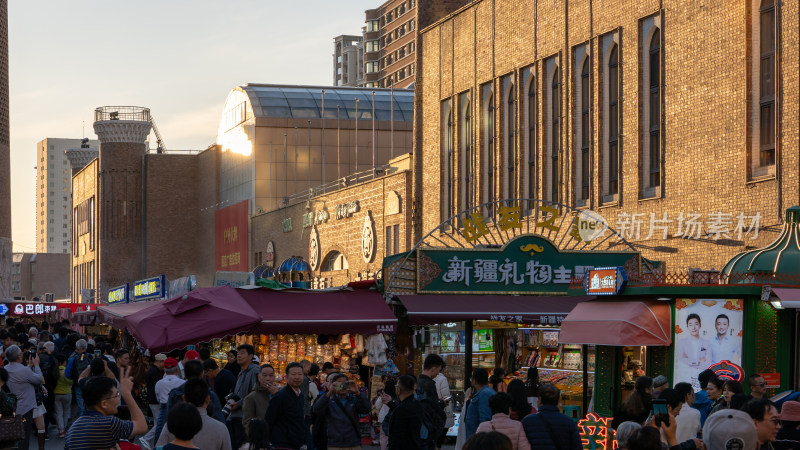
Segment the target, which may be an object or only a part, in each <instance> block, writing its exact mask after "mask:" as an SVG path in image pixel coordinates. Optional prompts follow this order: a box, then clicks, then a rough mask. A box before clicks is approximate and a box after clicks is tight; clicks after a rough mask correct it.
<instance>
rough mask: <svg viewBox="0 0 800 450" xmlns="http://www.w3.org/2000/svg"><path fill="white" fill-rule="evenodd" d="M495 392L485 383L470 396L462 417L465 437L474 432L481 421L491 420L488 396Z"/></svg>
mask: <svg viewBox="0 0 800 450" xmlns="http://www.w3.org/2000/svg"><path fill="white" fill-rule="evenodd" d="M496 393H497V392H495V391H494V389H492V388H491V387H490V386H488V385H487V386H484V387H483V388H482V389H481V390H480V391H478V392H477V393H476V394H475V395H473V396H472V399H470V401H469V407H468V408H467V414H466V417H464V426H465V427H466V428H465V430H466V437H470V436H472V435H473V434H475V431H477V429H478V425H480V424H481V422H486V421H487V420H492V408H490V407H489V397H491V396H493V395H494V394H496Z"/></svg>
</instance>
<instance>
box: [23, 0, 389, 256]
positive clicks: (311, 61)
mask: <svg viewBox="0 0 800 450" xmlns="http://www.w3.org/2000/svg"><path fill="white" fill-rule="evenodd" d="M8 3H9V5H8V9H9V13H8V16H9V17H8V22H9V71H10V90H11V91H10V94H11V98H10V103H11V105H10V107H11V208H12V238H13V241H14V251H15V252H16V251H25V252H33V251H35V249H36V225H35V215H36V198H35V197H36V184H35V183H36V180H35V177H36V170H35V166H36V143H37V142H39V141H41V140H42V139H45V138H48V137H50V138H81V137H89V138H90V139H97V136H96V135H95V133H94V130H93V129H92V121H93V120H94V119H93V117H94V116H93V113H94V109H95V108H96V107H98V106H106V105H134V106H144V107H147V108H150V111H151V114H152V116H153V118H154V119H155V122H156V125H157V126H158V129H159V131H160V132H161V136H162V137H163V139H164V143H165V145H166V147H167V148H168V149H193V150H202V149H205V148H207V147H208V146H209V145H210V144H212V143H213V142H214V139H215V135H216V130H217V125H218V122H219V119H220V115H221V113H222V106H223V103H224V102H225V98H226V97H227V95H228V93H229V92H230V91H231V89H233V88H234V87H235V86H237V85H241V84H244V83H247V82H256V83H276V84H313V85H330V84H331V83H332V81H333V80H332V78H333V75H332V71H333V66H332V64H333V62H332V60H333V57H332V54H333V38H334V37H335V36H338V35H341V34H360V33H361V27H362V26H363V24H364V11H365V10H366V9H369V8H375V7H377V6H378V5H379V4H380V3H381V2H380V1H377V0H373V1H366V0H341V1H330V0H307V1H303V2H299V1H297V2H295V1H288V2H287V1H277V0H128V1H108V0H69V1H64V0H36V1H31V0H9V1H8ZM151 141H153V142H155V139H151Z"/></svg>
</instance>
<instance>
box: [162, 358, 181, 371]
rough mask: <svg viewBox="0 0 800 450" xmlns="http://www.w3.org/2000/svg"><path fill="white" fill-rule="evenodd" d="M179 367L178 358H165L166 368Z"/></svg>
mask: <svg viewBox="0 0 800 450" xmlns="http://www.w3.org/2000/svg"><path fill="white" fill-rule="evenodd" d="M175 367H178V360H177V359H175V358H167V359H165V360H164V368H165V369H174V368H175Z"/></svg>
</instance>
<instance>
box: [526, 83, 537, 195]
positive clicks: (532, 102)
mask: <svg viewBox="0 0 800 450" xmlns="http://www.w3.org/2000/svg"><path fill="white" fill-rule="evenodd" d="M535 175H536V79H535V78H533V77H531V82H530V83H528V192H527V194H528V198H536V197H537V194H536V182H535V179H536V177H535Z"/></svg>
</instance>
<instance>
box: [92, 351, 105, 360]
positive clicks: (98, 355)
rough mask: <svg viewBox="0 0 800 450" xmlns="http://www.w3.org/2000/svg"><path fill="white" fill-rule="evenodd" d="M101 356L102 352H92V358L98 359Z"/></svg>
mask: <svg viewBox="0 0 800 450" xmlns="http://www.w3.org/2000/svg"><path fill="white" fill-rule="evenodd" d="M102 354H103V352H102V351H100V350H95V351H94V357H95V358H99V357H100V355H102Z"/></svg>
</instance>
